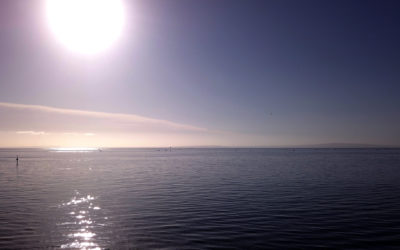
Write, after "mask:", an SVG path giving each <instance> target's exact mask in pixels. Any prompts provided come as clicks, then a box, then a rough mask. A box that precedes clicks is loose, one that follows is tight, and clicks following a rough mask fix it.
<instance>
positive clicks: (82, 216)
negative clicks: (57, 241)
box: [58, 191, 106, 249]
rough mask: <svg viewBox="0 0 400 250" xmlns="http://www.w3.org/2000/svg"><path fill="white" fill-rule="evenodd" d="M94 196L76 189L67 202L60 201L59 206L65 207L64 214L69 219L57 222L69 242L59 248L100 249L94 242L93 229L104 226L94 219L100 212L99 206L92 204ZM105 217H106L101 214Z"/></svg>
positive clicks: (94, 234)
mask: <svg viewBox="0 0 400 250" xmlns="http://www.w3.org/2000/svg"><path fill="white" fill-rule="evenodd" d="M95 200H96V198H95V197H94V196H92V195H84V196H83V195H80V193H79V192H77V191H76V193H75V196H74V197H73V198H72V199H71V200H70V201H68V202H64V203H62V204H61V205H60V206H59V208H61V209H65V210H66V211H65V214H66V215H67V216H66V217H65V218H67V219H68V220H69V221H67V222H62V223H59V224H58V225H59V226H62V227H63V228H62V231H64V232H67V233H65V236H66V237H67V239H68V240H71V241H72V242H69V243H67V244H63V245H61V248H68V249H69V248H75V249H101V248H100V246H99V244H98V243H97V242H96V236H97V234H96V233H95V232H94V231H93V229H94V228H95V227H97V228H98V227H101V226H104V225H105V224H104V223H100V222H101V221H96V220H95V219H93V218H97V217H96V213H98V212H100V211H99V210H101V208H100V207H99V206H98V205H94V202H95ZM101 218H104V219H106V217H103V216H101Z"/></svg>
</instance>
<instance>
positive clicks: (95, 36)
mask: <svg viewBox="0 0 400 250" xmlns="http://www.w3.org/2000/svg"><path fill="white" fill-rule="evenodd" d="M46 14H47V20H48V23H49V26H50V29H51V31H52V32H53V33H54V35H55V36H56V38H57V39H58V40H59V41H60V42H61V43H62V44H63V45H65V46H66V47H67V48H69V49H70V50H72V51H76V52H79V53H83V54H95V53H98V52H100V51H102V50H105V49H107V48H108V47H110V46H111V45H112V44H113V43H114V42H115V41H116V40H117V38H118V37H119V36H120V35H121V32H122V28H123V25H124V19H125V15H124V14H125V13H124V8H123V4H122V1H121V0H47V1H46Z"/></svg>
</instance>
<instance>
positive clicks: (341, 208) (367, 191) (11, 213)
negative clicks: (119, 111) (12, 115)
mask: <svg viewBox="0 0 400 250" xmlns="http://www.w3.org/2000/svg"><path fill="white" fill-rule="evenodd" d="M16 154H18V155H19V156H20V161H19V165H18V166H16V162H15V155H16ZM399 232H400V150H397V149H336V150H333V149H296V150H295V151H293V150H289V149H173V150H172V152H168V151H164V150H161V151H158V150H157V149H136V150H126V149H125V150H115V149H113V150H104V151H103V152H99V151H94V152H55V151H48V150H22V149H19V150H9V149H3V150H0V249H7V248H9V249H33V248H66V249H69V248H78V249H103V248H110V249H129V248H131V249H217V248H218V249H266V248H270V249H278V248H279V249H285V248H302V249H310V248H323V249H326V248H352V249H353V248H362V249H365V248H372V249H383V248H393V249H399V248H400V243H399V242H400V234H399Z"/></svg>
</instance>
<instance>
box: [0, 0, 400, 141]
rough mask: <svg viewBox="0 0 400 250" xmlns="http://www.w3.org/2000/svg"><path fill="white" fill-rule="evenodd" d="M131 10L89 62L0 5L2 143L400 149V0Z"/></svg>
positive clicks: (169, 2) (154, 5)
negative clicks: (119, 33)
mask: <svg viewBox="0 0 400 250" xmlns="http://www.w3.org/2000/svg"><path fill="white" fill-rule="evenodd" d="M124 3H125V4H124V5H125V11H126V15H127V20H126V25H125V27H124V31H123V35H122V37H121V38H120V39H119V40H118V41H117V42H116V43H115V44H113V46H112V47H111V48H110V49H109V50H106V51H104V52H102V53H99V54H95V55H90V56H89V55H82V54H79V53H74V52H71V51H68V50H67V49H65V48H64V47H62V46H61V45H60V44H59V43H58V42H57V41H56V39H55V38H54V36H53V35H52V34H51V32H50V31H49V28H48V24H47V23H46V19H45V13H44V2H43V1H28V0H3V1H0V55H1V56H0V76H1V78H0V136H1V138H2V139H1V141H0V147H7V146H101V147H106V146H170V145H172V146H184V145H188V146H190V145H227V146H280V145H299V144H317V143H330V142H351V143H369V144H387V145H400V129H399V128H400V46H399V44H400V28H399V27H400V15H399V13H400V2H399V1H389V0H388V1H361V0H360V1H356V0H353V1H351V0H346V1H297V0H293V1H287V0H276V1H267V0H262V1H257V0H252V1H242V0H240V1H239V0H238V1H235V0H229V1H228V0H226V1H223V0H217V1H215V0H201V1H200V0H196V1H195V0H141V1H134V0H132V1H125V2H124ZM83 111H88V112H83Z"/></svg>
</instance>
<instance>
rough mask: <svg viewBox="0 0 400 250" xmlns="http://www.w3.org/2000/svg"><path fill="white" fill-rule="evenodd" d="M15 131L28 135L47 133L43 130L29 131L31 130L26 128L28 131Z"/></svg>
mask: <svg viewBox="0 0 400 250" xmlns="http://www.w3.org/2000/svg"><path fill="white" fill-rule="evenodd" d="M16 133H17V134H28V135H45V134H47V133H46V132H44V131H31V130H28V131H17V132H16Z"/></svg>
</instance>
